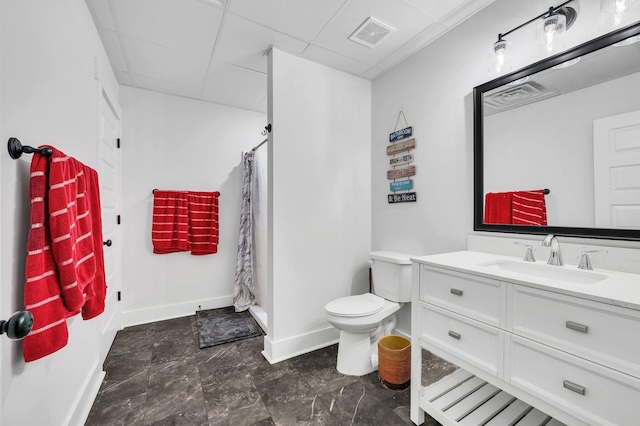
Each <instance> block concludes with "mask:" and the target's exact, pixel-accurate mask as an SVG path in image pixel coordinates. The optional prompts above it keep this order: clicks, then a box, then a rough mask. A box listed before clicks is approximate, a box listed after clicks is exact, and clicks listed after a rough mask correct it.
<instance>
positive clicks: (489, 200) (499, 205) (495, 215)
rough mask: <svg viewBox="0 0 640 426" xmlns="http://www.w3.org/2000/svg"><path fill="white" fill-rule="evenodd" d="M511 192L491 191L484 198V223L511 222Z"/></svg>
mask: <svg viewBox="0 0 640 426" xmlns="http://www.w3.org/2000/svg"><path fill="white" fill-rule="evenodd" d="M512 194H513V193H511V192H489V193H487V195H485V200H484V223H488V224H511V200H512Z"/></svg>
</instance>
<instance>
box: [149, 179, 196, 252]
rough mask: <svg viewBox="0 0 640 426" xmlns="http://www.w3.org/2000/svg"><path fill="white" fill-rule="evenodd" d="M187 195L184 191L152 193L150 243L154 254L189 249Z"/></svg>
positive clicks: (157, 190)
mask: <svg viewBox="0 0 640 426" xmlns="http://www.w3.org/2000/svg"><path fill="white" fill-rule="evenodd" d="M188 238H189V215H188V193H187V192H186V191H161V190H159V189H156V190H155V191H154V192H153V217H152V224H151V242H152V244H153V252H154V253H156V254H165V253H175V252H178V251H186V250H188V249H189V245H188V243H189V241H188Z"/></svg>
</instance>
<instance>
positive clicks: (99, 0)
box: [86, 0, 116, 31]
mask: <svg viewBox="0 0 640 426" xmlns="http://www.w3.org/2000/svg"><path fill="white" fill-rule="evenodd" d="M86 3H87V5H88V6H89V10H90V11H91V15H92V16H93V19H94V22H96V20H97V22H96V23H97V26H98V27H99V28H104V29H107V30H111V31H116V24H115V22H114V21H113V15H112V14H111V7H109V2H108V1H104V0H86Z"/></svg>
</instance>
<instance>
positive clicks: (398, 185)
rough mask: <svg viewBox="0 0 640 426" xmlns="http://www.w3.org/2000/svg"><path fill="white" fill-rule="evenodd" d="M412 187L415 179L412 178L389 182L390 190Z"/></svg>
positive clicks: (405, 189) (402, 189)
mask: <svg viewBox="0 0 640 426" xmlns="http://www.w3.org/2000/svg"><path fill="white" fill-rule="evenodd" d="M410 189H413V181H412V180H411V179H407V180H401V181H398V182H390V183H389V190H390V191H408V190H410Z"/></svg>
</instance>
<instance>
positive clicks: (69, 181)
mask: <svg viewBox="0 0 640 426" xmlns="http://www.w3.org/2000/svg"><path fill="white" fill-rule="evenodd" d="M49 161H50V165H49V193H48V195H47V196H48V207H49V232H50V233H51V240H52V243H53V244H52V245H51V248H52V252H53V258H54V259H55V261H56V264H57V265H58V275H59V279H60V288H61V290H62V292H61V296H62V301H63V303H64V305H65V307H66V308H67V310H68V311H69V312H73V313H77V312H79V310H80V309H81V308H82V306H83V305H84V302H85V293H86V292H85V289H86V290H88V291H90V292H91V291H92V287H91V286H88V285H89V284H90V283H91V282H92V281H93V278H94V277H95V273H96V259H95V250H94V246H93V235H92V230H93V223H92V217H91V211H89V206H88V203H87V182H86V180H87V179H86V175H85V173H84V171H85V166H84V165H83V164H82V163H80V162H79V161H77V160H76V159H75V158H72V157H69V156H67V155H65V154H64V153H62V152H61V151H58V150H57V149H54V150H53V154H52V155H51V157H50V160H49ZM87 296H89V297H93V294H92V293H89V294H87Z"/></svg>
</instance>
